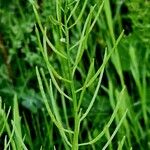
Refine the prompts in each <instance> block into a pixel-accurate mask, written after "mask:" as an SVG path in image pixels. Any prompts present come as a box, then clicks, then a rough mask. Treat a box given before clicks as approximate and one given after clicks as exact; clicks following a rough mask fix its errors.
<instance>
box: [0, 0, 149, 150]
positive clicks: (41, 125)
mask: <svg viewBox="0 0 150 150" xmlns="http://www.w3.org/2000/svg"><path fill="white" fill-rule="evenodd" d="M57 2H58V5H57ZM77 2H78V1H72V0H68V1H67V0H66V1H65V0H62V1H61V2H60V1H59V0H58V1H55V0H52V1H44V0H37V1H36V9H37V12H38V14H39V18H40V21H41V24H42V26H43V27H46V28H47V37H48V38H49V40H50V41H51V43H52V44H53V45H54V46H55V48H56V49H58V50H59V51H60V52H61V53H62V54H65V53H66V49H67V46H66V40H67V39H66V37H65V33H64V32H63V30H62V28H61V23H62V24H65V17H66V16H67V17H69V15H70V14H71V12H72V10H73V9H74V7H75V4H76V3H77ZM85 2H86V0H85V1H80V2H79V3H80V4H79V6H78V7H77V9H76V11H75V12H74V13H73V15H72V17H71V18H70V20H69V23H68V26H71V25H72V24H73V23H74V22H76V20H77V19H78V16H79V15H80V14H81V11H82V9H83V8H84V5H85ZM100 2H101V1H98V0H93V1H90V0H89V1H87V3H86V5H85V10H84V12H83V15H82V17H81V18H80V19H79V20H78V22H77V24H75V26H73V27H72V28H70V30H69V33H68V34H69V41H70V47H72V46H74V44H75V43H76V42H78V41H79V40H80V38H81V37H82V31H83V27H84V25H85V23H86V19H87V17H88V14H89V13H90V10H91V9H92V8H91V6H94V5H95V4H96V6H95V8H94V11H93V12H92V13H91V18H90V21H89V22H88V23H89V24H88V25H87V29H86V32H87V33H88V27H89V26H90V24H91V22H92V21H93V20H94V18H95V17H96V14H97V12H98V9H99V6H100V4H99V3H100ZM149 3H150V2H149V1H148V0H144V1H142V0H133V1H130V0H126V1H123V0H122V1H121V0H112V1H109V0H106V1H105V4H104V7H103V9H102V12H101V14H100V15H99V17H98V19H97V21H96V23H95V25H94V27H93V29H92V31H91V32H90V34H89V35H88V36H87V39H86V40H85V42H83V43H82V45H81V49H82V50H83V54H82V59H81V61H80V62H79V64H78V67H79V68H78V69H77V70H76V71H75V75H74V76H75V79H74V80H75V81H74V82H75V88H76V89H79V88H80V87H82V86H83V84H84V82H85V79H86V77H87V74H88V70H89V66H90V65H91V64H92V61H93V58H94V67H93V71H92V73H91V76H94V74H95V73H96V71H97V70H98V69H99V67H100V66H101V64H102V63H103V59H104V54H105V50H106V48H107V50H108V52H110V51H111V49H112V48H113V46H114V45H115V43H116V40H117V39H118V37H119V35H120V33H121V32H122V30H123V29H124V36H123V37H122V39H121V41H120V42H119V45H118V46H117V50H116V51H115V52H114V53H113V54H112V56H111V59H110V60H109V62H108V63H107V65H106V67H105V71H104V74H103V78H102V83H101V88H100V90H99V92H98V96H97V97H96V100H95V103H94V105H93V108H92V109H91V111H90V113H89V115H88V116H87V118H86V120H85V121H84V122H83V124H82V127H81V129H80V136H79V142H80V143H81V142H87V141H89V140H90V139H92V137H96V136H97V135H98V133H99V132H100V131H102V130H103V128H104V126H105V125H106V124H107V123H108V122H109V119H110V116H111V115H112V113H113V112H114V110H115V106H116V105H117V102H118V101H119V93H120V91H121V90H122V88H124V86H125V87H126V90H125V92H124V95H123V97H122V99H124V100H122V103H121V104H120V108H119V112H118V114H117V115H116V116H115V121H114V122H113V123H112V124H111V127H110V128H109V129H108V131H107V132H106V133H105V136H104V137H103V138H101V139H100V140H99V141H97V142H96V143H95V144H93V145H90V146H85V147H81V149H102V148H103V147H104V146H105V144H106V143H107V141H108V140H109V139H110V137H111V135H112V133H113V132H114V129H115V128H116V126H117V125H118V123H119V121H120V119H121V117H122V115H123V114H124V111H125V110H126V108H128V113H127V116H126V119H125V121H124V122H123V124H122V126H121V127H120V129H119V131H118V132H117V134H116V136H115V137H114V138H113V140H112V142H111V143H110V144H109V147H108V148H109V149H117V147H118V149H119V148H120V149H121V148H122V147H123V148H122V149H130V148H131V147H132V148H133V149H136V148H138V147H140V149H143V150H144V149H149V148H150V146H149V140H150V128H149V126H150V122H149V119H148V118H149V116H150V111H149V107H150V106H149V105H150V103H149V99H150V86H149V85H150V67H149V63H150V17H149V12H150V4H149ZM57 7H58V11H57ZM36 28H37V29H38V31H39V38H40V41H41V43H42V46H43V45H44V40H43V33H42V31H41V28H40V26H39V23H38V20H37V19H36V17H35V13H34V11H33V7H32V4H31V2H29V1H20V0H16V1H12V0H11V1H8V0H0V96H1V97H2V106H3V107H0V108H1V109H0V115H1V116H2V117H1V118H3V119H1V120H0V131H1V132H0V136H1V137H0V149H4V145H5V142H4V141H5V140H6V137H7V142H8V141H9V139H11V138H10V137H11V136H10V135H11V133H12V132H13V131H12V130H13V125H14V124H15V123H16V122H17V121H16V122H15V120H17V119H15V116H16V118H17V115H13V113H14V114H15V110H16V111H17V109H18V107H19V110H18V112H16V113H17V114H18V115H19V114H20V116H21V124H20V123H18V124H20V125H16V126H17V127H18V128H20V132H19V133H18V132H17V135H14V137H13V138H12V139H13V140H14V143H15V138H16V137H17V136H18V135H19V136H20V137H22V141H21V140H20V142H24V144H25V145H26V147H27V148H28V149H40V148H43V149H53V148H54V146H55V148H56V149H64V148H65V149H67V148H68V147H67V146H66V145H65V144H64V143H65V142H64V140H63V139H62V137H61V135H60V134H59V131H58V129H57V127H56V126H55V125H54V124H53V122H52V121H51V118H50V116H49V114H48V112H47V110H46V108H45V105H44V103H43V101H42V99H43V98H42V96H41V93H40V90H39V85H38V80H37V75H36V71H35V67H36V66H38V68H43V72H44V73H43V74H44V75H45V79H47V80H49V79H50V78H51V75H49V70H48V67H47V64H46V62H45V59H44V58H43V56H42V53H41V49H40V44H39V41H38V40H39V39H38V37H37V34H36ZM43 47H44V46H43ZM45 47H46V50H47V54H48V60H49V62H50V64H52V66H53V68H54V69H55V70H56V71H57V73H58V74H59V75H61V76H62V77H63V78H66V79H69V75H68V70H69V69H68V68H67V65H66V64H67V62H66V61H63V59H62V58H61V57H60V56H59V55H57V54H56V53H54V52H53V50H52V47H51V46H50V45H49V44H48V43H46V46H45ZM76 56H77V48H76V47H72V49H71V50H70V58H71V59H72V61H73V63H75V60H76ZM55 77H57V78H58V76H57V75H55ZM43 80H44V79H42V81H43ZM56 81H57V82H58V85H59V86H60V87H61V89H63V91H64V92H65V93H67V94H68V95H70V96H71V89H70V87H69V86H68V84H67V83H66V82H63V81H61V80H59V78H58V79H56ZM48 82H49V81H48ZM97 82H98V79H96V81H95V82H94V83H93V84H92V85H91V86H90V87H89V88H88V89H86V91H85V93H84V97H83V102H82V104H81V107H82V110H83V112H84V111H86V109H87V107H88V105H89V103H90V100H91V99H92V97H93V94H94V91H95V88H96V85H97ZM45 89H46V86H45ZM53 92H54V99H55V100H56V101H57V109H58V110H59V113H60V114H63V113H64V110H65V107H66V112H65V113H66V114H67V115H66V116H65V115H62V116H61V119H62V122H63V124H64V126H66V127H69V128H71V129H74V113H73V108H72V104H71V103H70V102H68V101H65V105H64V103H63V99H65V98H62V97H63V96H62V95H61V94H60V93H59V92H58V91H57V88H55V86H54V85H53ZM48 94H49V93H48V91H47V92H46V95H47V97H48ZM14 95H15V96H14ZM16 95H17V96H16ZM79 96H80V95H79V94H77V98H79ZM49 99H51V98H49ZM16 101H17V102H16ZM49 104H50V106H51V107H53V106H52V105H53V104H51V102H50V101H49ZM4 105H5V108H4ZM17 105H18V106H17ZM10 106H11V107H12V109H11V110H10V114H9V117H8V119H7V123H6V124H7V125H6V126H7V127H4V129H3V128H2V126H3V124H5V123H4V122H5V120H6V118H7V117H6V116H7V112H9V107H10ZM53 112H54V110H53ZM4 114H5V115H4ZM4 116H5V117H4ZM20 116H18V118H19V117H20ZM66 117H67V119H66ZM12 120H13V121H14V123H13V121H12ZM66 120H67V121H66ZM18 122H20V121H19V120H18ZM24 135H25V137H24ZM8 137H9V138H8ZM68 137H69V139H70V141H71V139H72V137H71V136H70V134H69V135H68ZM13 140H12V141H13ZM12 141H11V143H13V142H12ZM121 143H122V145H123V146H121ZM14 145H17V143H16V144H14ZM18 145H20V144H18ZM11 147H13V144H11ZM14 147H15V146H14ZM14 147H13V148H14ZM16 147H17V146H16ZM22 147H23V146H22ZM22 147H21V148H22ZM23 148H24V147H23ZM17 149H20V148H19V147H17ZM24 149H25V148H24Z"/></svg>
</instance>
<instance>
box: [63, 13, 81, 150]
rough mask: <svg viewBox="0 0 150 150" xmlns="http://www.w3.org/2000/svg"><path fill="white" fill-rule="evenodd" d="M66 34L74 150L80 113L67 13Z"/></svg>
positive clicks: (73, 149) (76, 144) (73, 148)
mask: <svg viewBox="0 0 150 150" xmlns="http://www.w3.org/2000/svg"><path fill="white" fill-rule="evenodd" d="M65 34H66V50H67V58H68V59H67V64H68V73H69V78H70V81H71V83H70V88H71V94H72V99H73V111H74V135H73V142H72V150H78V135H79V128H80V115H79V114H78V108H77V98H76V92H75V91H76V90H75V86H74V80H73V76H72V67H71V59H70V52H69V29H68V25H67V18H66V14H65Z"/></svg>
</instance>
